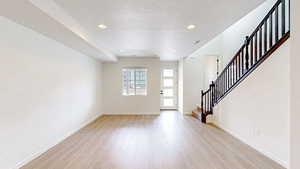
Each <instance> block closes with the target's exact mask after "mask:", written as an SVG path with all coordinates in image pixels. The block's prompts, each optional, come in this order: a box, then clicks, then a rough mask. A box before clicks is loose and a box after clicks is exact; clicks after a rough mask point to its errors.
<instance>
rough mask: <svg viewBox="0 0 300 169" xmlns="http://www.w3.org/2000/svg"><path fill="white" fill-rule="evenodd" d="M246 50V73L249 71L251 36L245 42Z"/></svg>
mask: <svg viewBox="0 0 300 169" xmlns="http://www.w3.org/2000/svg"><path fill="white" fill-rule="evenodd" d="M245 48H246V54H245V62H246V63H245V66H246V67H245V69H246V71H247V70H248V69H249V36H247V37H246V40H245Z"/></svg>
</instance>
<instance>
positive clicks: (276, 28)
mask: <svg viewBox="0 0 300 169" xmlns="http://www.w3.org/2000/svg"><path fill="white" fill-rule="evenodd" d="M278 27H279V15H278V7H276V9H275V43H277V42H278V39H279V36H278V33H279V32H278V30H279V28H278Z"/></svg>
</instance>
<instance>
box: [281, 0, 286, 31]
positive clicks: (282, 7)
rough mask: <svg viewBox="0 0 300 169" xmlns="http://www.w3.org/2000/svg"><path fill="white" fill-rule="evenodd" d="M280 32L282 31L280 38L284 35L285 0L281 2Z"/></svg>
mask: <svg viewBox="0 0 300 169" xmlns="http://www.w3.org/2000/svg"><path fill="white" fill-rule="evenodd" d="M281 13H282V14H281V20H282V21H281V24H282V26H281V30H282V36H283V35H284V34H285V0H281Z"/></svg>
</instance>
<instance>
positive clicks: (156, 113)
mask: <svg viewBox="0 0 300 169" xmlns="http://www.w3.org/2000/svg"><path fill="white" fill-rule="evenodd" d="M103 115H110V116H122V115H123V116H130V115H132V116H133V115H134V116H138V115H143V116H144V115H160V112H141V113H128V112H122V113H104V114H103Z"/></svg>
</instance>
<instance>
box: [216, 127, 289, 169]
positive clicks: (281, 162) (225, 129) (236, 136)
mask: <svg viewBox="0 0 300 169" xmlns="http://www.w3.org/2000/svg"><path fill="white" fill-rule="evenodd" d="M213 123H214V124H215V125H216V126H217V127H219V128H221V129H222V130H224V131H226V132H227V133H229V134H230V135H232V136H233V137H235V138H236V139H238V140H240V141H241V142H243V143H244V144H247V145H248V146H250V147H252V148H253V149H255V150H257V151H258V152H260V153H262V154H263V155H265V156H267V157H269V158H270V159H272V160H273V161H275V162H277V163H278V164H280V165H282V166H283V167H285V168H288V166H289V164H288V162H287V161H283V160H281V159H279V158H277V157H276V156H275V155H274V154H273V153H271V152H268V151H265V150H261V149H260V148H259V146H257V145H256V144H253V143H252V144H250V143H248V141H247V140H245V139H243V137H241V136H240V135H238V134H236V133H234V132H232V131H231V130H229V129H228V128H226V127H224V126H223V125H221V124H219V123H215V122H213Z"/></svg>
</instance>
